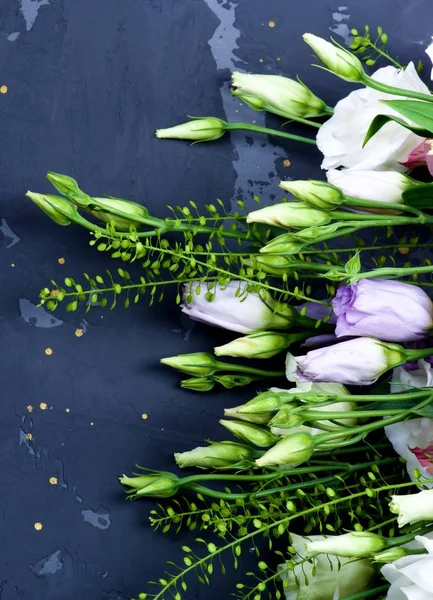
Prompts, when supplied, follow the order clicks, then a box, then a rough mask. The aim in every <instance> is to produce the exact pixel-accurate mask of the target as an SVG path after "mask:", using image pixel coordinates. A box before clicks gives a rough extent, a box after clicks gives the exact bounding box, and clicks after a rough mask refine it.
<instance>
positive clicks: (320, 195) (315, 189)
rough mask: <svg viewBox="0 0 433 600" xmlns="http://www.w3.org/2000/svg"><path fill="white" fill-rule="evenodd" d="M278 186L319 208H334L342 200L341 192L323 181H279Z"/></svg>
mask: <svg viewBox="0 0 433 600" xmlns="http://www.w3.org/2000/svg"><path fill="white" fill-rule="evenodd" d="M280 188H282V189H283V190H285V191H286V192H290V193H291V194H293V195H294V196H295V198H297V199H298V200H301V201H302V202H305V203H306V204H308V205H310V206H314V207H316V208H319V209H320V210H334V209H335V208H337V207H338V206H340V205H341V204H342V203H343V202H344V194H343V192H342V191H341V190H339V189H338V188H337V187H335V186H334V185H331V184H330V183H325V182H324V181H313V180H309V181H281V182H280ZM309 225H314V223H310V224H309Z"/></svg>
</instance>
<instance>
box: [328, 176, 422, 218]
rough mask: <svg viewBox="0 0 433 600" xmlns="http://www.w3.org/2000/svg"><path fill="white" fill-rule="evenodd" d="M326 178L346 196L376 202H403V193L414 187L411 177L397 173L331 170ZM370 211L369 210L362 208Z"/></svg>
mask: <svg viewBox="0 0 433 600" xmlns="http://www.w3.org/2000/svg"><path fill="white" fill-rule="evenodd" d="M326 177H327V179H328V181H329V183H332V184H333V185H335V186H337V187H338V188H340V190H342V191H343V192H344V194H345V195H346V196H352V197H354V198H363V199H364V200H373V201H375V202H396V203H398V202H403V199H402V193H403V192H404V191H405V190H407V189H408V188H410V187H412V186H413V182H412V180H411V179H410V178H409V177H406V176H405V175H403V174H402V173H396V172H395V171H359V170H358V169H342V170H341V171H338V170H337V169H331V170H330V171H327V173H326ZM362 210H365V211H369V210H370V209H369V208H365V207H364V208H362Z"/></svg>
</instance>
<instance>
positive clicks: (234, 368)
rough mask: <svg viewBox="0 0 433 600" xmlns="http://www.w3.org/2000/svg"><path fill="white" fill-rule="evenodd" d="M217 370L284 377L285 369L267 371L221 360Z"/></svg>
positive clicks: (216, 366) (218, 362)
mask: <svg viewBox="0 0 433 600" xmlns="http://www.w3.org/2000/svg"><path fill="white" fill-rule="evenodd" d="M215 371H225V372H227V371H228V372H230V373H247V374H248V375H258V376H259V377H284V375H285V371H266V370H265V369H256V368H255V367H246V366H244V365H234V364H232V363H225V362H221V361H219V360H217V361H216V363H215Z"/></svg>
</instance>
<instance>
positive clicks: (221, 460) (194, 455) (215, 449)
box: [174, 442, 256, 469]
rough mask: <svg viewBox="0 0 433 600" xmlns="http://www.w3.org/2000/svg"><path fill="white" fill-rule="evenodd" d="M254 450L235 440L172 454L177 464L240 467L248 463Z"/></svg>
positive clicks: (221, 467) (206, 467)
mask: <svg viewBox="0 0 433 600" xmlns="http://www.w3.org/2000/svg"><path fill="white" fill-rule="evenodd" d="M255 455H256V451H255V450H254V449H253V448H251V447H248V446H244V445H243V444H238V443H236V442H217V443H215V444H211V445H210V446H198V447H197V448H194V450H189V451H187V452H180V453H177V454H175V455H174V458H175V460H176V463H177V465H178V466H179V467H180V468H181V469H184V468H186V467H200V468H202V469H225V468H228V467H233V468H237V467H241V466H242V465H244V464H247V463H250V462H251V461H252V460H253V459H254V457H255Z"/></svg>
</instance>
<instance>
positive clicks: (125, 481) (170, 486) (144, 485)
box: [119, 473, 180, 498]
mask: <svg viewBox="0 0 433 600" xmlns="http://www.w3.org/2000/svg"><path fill="white" fill-rule="evenodd" d="M119 481H120V483H121V484H122V485H125V486H127V487H129V488H131V489H130V490H129V491H128V494H130V496H132V497H133V498H143V497H144V496H150V497H152V498H170V496H174V495H175V494H176V492H177V490H178V489H179V485H180V479H179V478H178V477H176V476H175V475H171V474H168V473H167V474H166V473H157V474H156V473H155V474H154V473H152V474H150V475H137V476H136V477H127V476H126V475H123V476H122V477H119Z"/></svg>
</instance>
